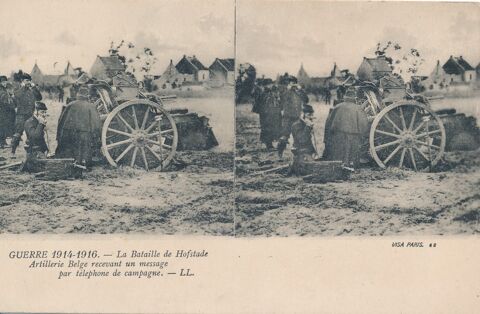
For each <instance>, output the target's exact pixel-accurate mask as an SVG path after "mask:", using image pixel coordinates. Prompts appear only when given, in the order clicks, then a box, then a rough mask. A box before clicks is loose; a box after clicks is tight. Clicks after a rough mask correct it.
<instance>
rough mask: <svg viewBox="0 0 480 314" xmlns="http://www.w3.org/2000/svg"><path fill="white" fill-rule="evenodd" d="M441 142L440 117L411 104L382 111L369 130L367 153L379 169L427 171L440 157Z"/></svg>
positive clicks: (443, 131) (424, 108) (444, 138)
mask: <svg viewBox="0 0 480 314" xmlns="http://www.w3.org/2000/svg"><path fill="white" fill-rule="evenodd" d="M445 141H446V136H445V128H444V126H443V123H442V121H441V120H440V118H439V117H438V116H437V115H436V114H435V113H434V112H433V111H432V110H431V109H430V108H428V107H427V106H425V105H423V104H421V103H419V102H415V101H403V102H397V103H394V104H392V105H390V106H388V107H386V108H384V109H383V110H382V111H380V113H379V114H378V115H377V116H376V117H375V119H374V120H373V123H372V126H371V128H370V139H369V142H370V153H371V155H372V157H373V159H374V160H375V162H376V163H377V164H378V165H379V166H380V167H382V168H385V167H387V166H388V167H399V168H402V167H405V168H408V169H413V170H415V171H420V170H428V169H431V167H433V166H435V165H436V164H437V162H438V161H439V160H440V158H442V156H443V153H444V150H445Z"/></svg>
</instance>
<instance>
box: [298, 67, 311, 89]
mask: <svg viewBox="0 0 480 314" xmlns="http://www.w3.org/2000/svg"><path fill="white" fill-rule="evenodd" d="M297 80H298V84H300V85H302V86H303V87H307V86H309V85H310V83H311V81H312V80H311V79H310V76H308V74H307V71H305V69H304V68H303V63H302V64H301V65H300V69H299V70H298V73H297Z"/></svg>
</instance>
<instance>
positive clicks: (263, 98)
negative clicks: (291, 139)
mask: <svg viewBox="0 0 480 314" xmlns="http://www.w3.org/2000/svg"><path fill="white" fill-rule="evenodd" d="M253 111H254V112H256V113H258V114H259V117H260V141H262V143H264V144H265V145H266V146H267V149H273V145H272V143H273V142H274V141H276V140H278V138H279V137H280V131H281V124H282V108H281V106H280V98H279V95H278V90H277V88H276V86H272V85H271V84H269V86H266V87H265V89H264V91H263V92H262V93H261V94H260V95H259V96H258V97H256V99H255V103H254V108H253Z"/></svg>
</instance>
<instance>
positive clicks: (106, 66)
mask: <svg viewBox="0 0 480 314" xmlns="http://www.w3.org/2000/svg"><path fill="white" fill-rule="evenodd" d="M123 72H125V65H124V64H123V63H122V62H121V61H120V59H119V58H118V56H115V55H112V56H108V57H100V56H97V59H95V62H94V63H93V65H92V67H91V68H90V76H91V77H95V78H97V79H99V80H108V79H111V78H112V77H114V76H115V75H117V74H119V73H123Z"/></svg>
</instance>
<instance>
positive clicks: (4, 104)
mask: <svg viewBox="0 0 480 314" xmlns="http://www.w3.org/2000/svg"><path fill="white" fill-rule="evenodd" d="M7 84H8V80H7V77H6V76H4V75H2V76H0V148H3V147H4V146H5V145H6V138H7V137H9V136H12V135H13V126H14V123H15V103H14V101H13V97H12V96H11V95H10V92H9V91H8V88H7Z"/></svg>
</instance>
